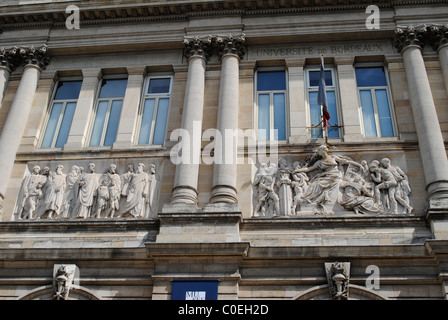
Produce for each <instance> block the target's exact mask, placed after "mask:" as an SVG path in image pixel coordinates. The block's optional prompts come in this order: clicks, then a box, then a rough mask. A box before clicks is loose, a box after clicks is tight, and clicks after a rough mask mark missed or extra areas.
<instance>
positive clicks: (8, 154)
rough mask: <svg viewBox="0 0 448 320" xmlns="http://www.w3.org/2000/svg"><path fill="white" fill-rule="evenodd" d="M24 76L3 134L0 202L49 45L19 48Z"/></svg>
mask: <svg viewBox="0 0 448 320" xmlns="http://www.w3.org/2000/svg"><path fill="white" fill-rule="evenodd" d="M19 55H20V56H21V58H22V61H24V69H23V75H22V78H21V80H20V83H19V87H18V88H17V92H16V95H15V97H14V100H13V102H12V104H11V108H10V110H9V113H8V117H7V118H6V122H5V125H4V127H3V130H2V132H1V135H0V168H1V170H0V202H1V200H2V199H1V198H3V199H4V198H5V193H6V189H7V186H8V182H9V178H10V176H11V171H12V168H13V166H14V160H15V158H16V153H17V150H18V148H19V145H20V141H21V140H22V136H23V133H24V131H25V127H26V124H27V120H28V116H29V113H30V110H31V105H32V102H33V98H34V94H35V92H36V88H37V83H38V81H39V77H40V73H41V71H42V70H43V69H45V67H46V66H47V65H48V62H49V57H48V55H47V46H45V45H44V46H42V47H39V48H34V47H31V48H20V49H19Z"/></svg>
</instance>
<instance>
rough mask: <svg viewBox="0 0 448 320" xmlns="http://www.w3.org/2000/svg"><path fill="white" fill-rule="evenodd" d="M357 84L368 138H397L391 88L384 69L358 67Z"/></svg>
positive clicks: (365, 133)
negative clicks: (390, 93)
mask: <svg viewBox="0 0 448 320" xmlns="http://www.w3.org/2000/svg"><path fill="white" fill-rule="evenodd" d="M355 71H356V82H357V85H358V93H359V101H360V103H361V111H362V121H363V126H364V135H365V136H366V137H393V136H395V129H394V121H393V116H392V109H391V101H390V95H389V87H388V84H387V79H386V73H385V70H384V68H383V67H357V68H355Z"/></svg>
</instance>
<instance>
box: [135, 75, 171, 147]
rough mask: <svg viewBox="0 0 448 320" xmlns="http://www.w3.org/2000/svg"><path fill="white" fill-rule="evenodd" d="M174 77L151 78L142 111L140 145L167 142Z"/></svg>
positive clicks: (147, 85)
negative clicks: (166, 134) (166, 135)
mask: <svg viewBox="0 0 448 320" xmlns="http://www.w3.org/2000/svg"><path fill="white" fill-rule="evenodd" d="M171 85H172V77H170V76H161V77H149V78H148V80H147V82H146V89H145V95H144V98H143V103H142V108H141V111H140V119H141V121H140V130H139V131H140V132H139V136H138V144H142V145H144V144H153V145H163V143H164V142H165V133H166V125H167V120H168V110H169V105H170V96H171Z"/></svg>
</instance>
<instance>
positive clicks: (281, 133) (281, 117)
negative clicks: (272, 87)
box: [274, 93, 286, 140]
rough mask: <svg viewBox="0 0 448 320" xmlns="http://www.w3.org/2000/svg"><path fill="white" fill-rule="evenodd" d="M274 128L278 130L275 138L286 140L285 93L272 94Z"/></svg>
mask: <svg viewBox="0 0 448 320" xmlns="http://www.w3.org/2000/svg"><path fill="white" fill-rule="evenodd" d="M274 129H276V130H278V131H277V135H276V136H275V140H286V125H285V94H284V93H275V94H274Z"/></svg>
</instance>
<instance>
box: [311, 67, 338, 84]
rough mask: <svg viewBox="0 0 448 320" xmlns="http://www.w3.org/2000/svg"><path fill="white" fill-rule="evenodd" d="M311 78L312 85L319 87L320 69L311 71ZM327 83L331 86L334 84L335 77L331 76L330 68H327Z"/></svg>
mask: <svg viewBox="0 0 448 320" xmlns="http://www.w3.org/2000/svg"><path fill="white" fill-rule="evenodd" d="M309 78H310V79H309V81H310V87H319V82H320V71H310V72H309ZM325 85H326V86H329V87H332V86H333V78H332V77H331V71H330V70H325Z"/></svg>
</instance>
